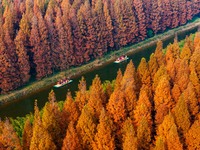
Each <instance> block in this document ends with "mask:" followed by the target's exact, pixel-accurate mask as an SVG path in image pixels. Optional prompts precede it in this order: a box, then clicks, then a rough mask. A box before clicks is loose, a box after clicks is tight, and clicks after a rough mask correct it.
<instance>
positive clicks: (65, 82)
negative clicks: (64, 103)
mask: <svg viewBox="0 0 200 150" xmlns="http://www.w3.org/2000/svg"><path fill="white" fill-rule="evenodd" d="M72 81H73V80H66V81H62V82H61V81H60V82H61V83H59V82H58V83H57V84H55V85H54V86H53V87H55V88H59V87H62V86H64V85H66V84H69V83H71V82H72Z"/></svg>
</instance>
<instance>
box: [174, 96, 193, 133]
mask: <svg viewBox="0 0 200 150" xmlns="http://www.w3.org/2000/svg"><path fill="white" fill-rule="evenodd" d="M174 116H175V122H176V124H177V127H178V129H179V130H180V131H181V132H182V133H184V134H185V133H186V132H187V131H188V130H189V127H190V124H191V123H190V114H189V112H188V107H187V105H186V102H185V100H184V96H183V95H181V96H180V97H179V100H178V103H177V104H176V106H175V107H174Z"/></svg>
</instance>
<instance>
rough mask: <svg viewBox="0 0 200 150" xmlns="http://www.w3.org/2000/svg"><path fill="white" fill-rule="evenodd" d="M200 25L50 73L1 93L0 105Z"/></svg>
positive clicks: (168, 32) (173, 30)
mask: <svg viewBox="0 0 200 150" xmlns="http://www.w3.org/2000/svg"><path fill="white" fill-rule="evenodd" d="M198 27H200V18H198V19H196V20H195V21H194V22H192V23H188V24H187V25H185V26H181V27H178V28H176V29H171V30H169V31H167V32H165V33H162V34H159V35H155V36H154V37H152V38H149V39H146V40H144V41H142V42H140V43H138V44H134V45H131V46H128V47H125V48H121V49H120V50H117V51H112V52H110V53H109V54H106V55H105V56H104V57H103V58H99V59H96V60H93V61H91V62H90V63H87V64H85V65H83V66H80V67H75V68H70V69H69V70H66V71H63V72H60V73H57V74H54V75H52V76H51V77H47V78H44V79H42V80H40V81H36V82H33V83H29V84H28V85H27V86H25V87H23V88H21V89H19V90H16V91H12V92H11V93H10V94H6V95H1V96H0V105H3V104H6V103H9V102H13V101H15V100H17V99H21V98H24V97H26V96H30V95H32V94H35V93H37V92H39V91H40V90H43V89H45V88H47V87H51V86H52V85H54V84H55V83H56V82H57V81H58V80H60V79H62V78H63V77H65V76H69V77H71V78H75V77H77V76H80V75H82V74H83V73H85V72H88V71H91V70H94V69H96V68H98V67H102V66H104V65H106V64H109V63H111V62H113V61H114V60H115V59H116V58H117V57H119V56H120V55H122V54H126V55H131V54H133V53H136V52H138V51H141V50H142V49H145V48H148V47H150V46H152V45H155V43H157V41H158V40H159V39H160V40H163V41H164V40H167V39H169V38H172V37H174V35H175V34H177V35H179V34H181V33H184V32H187V31H190V30H192V29H195V28H198Z"/></svg>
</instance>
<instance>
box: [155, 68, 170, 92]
mask: <svg viewBox="0 0 200 150" xmlns="http://www.w3.org/2000/svg"><path fill="white" fill-rule="evenodd" d="M162 76H165V77H167V79H168V80H170V78H169V75H168V74H167V70H166V67H165V66H164V65H163V66H161V67H160V68H159V69H158V71H157V72H156V74H155V75H154V78H153V85H152V89H153V91H154V92H155V90H156V87H157V86H158V83H159V81H160V79H161V77H162Z"/></svg>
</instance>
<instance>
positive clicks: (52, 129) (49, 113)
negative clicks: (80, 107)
mask: <svg viewBox="0 0 200 150" xmlns="http://www.w3.org/2000/svg"><path fill="white" fill-rule="evenodd" d="M48 99H49V102H48V103H46V104H45V107H44V109H43V114H42V126H43V128H44V130H46V131H47V132H48V134H49V135H50V136H51V138H52V140H53V141H54V143H55V144H56V146H57V148H60V147H61V145H62V138H63V135H62V134H61V133H62V132H61V128H60V119H61V116H60V111H59V107H58V104H57V102H56V97H55V93H54V92H53V91H51V92H50V93H49V97H48Z"/></svg>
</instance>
